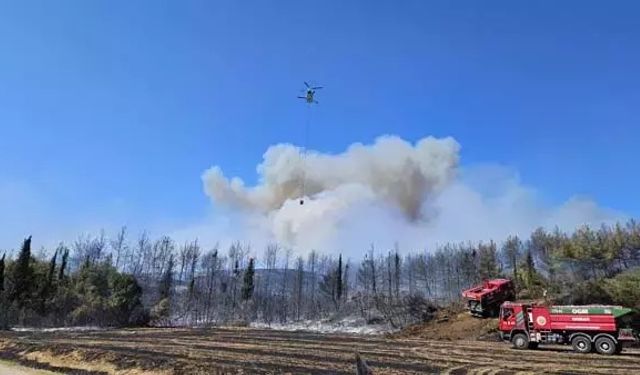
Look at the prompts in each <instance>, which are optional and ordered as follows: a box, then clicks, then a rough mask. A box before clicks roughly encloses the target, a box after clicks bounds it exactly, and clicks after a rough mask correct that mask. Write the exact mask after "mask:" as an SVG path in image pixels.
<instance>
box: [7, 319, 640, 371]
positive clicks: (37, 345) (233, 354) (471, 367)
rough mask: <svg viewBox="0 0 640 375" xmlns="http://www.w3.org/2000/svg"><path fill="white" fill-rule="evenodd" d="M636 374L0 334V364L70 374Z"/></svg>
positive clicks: (615, 362) (349, 338)
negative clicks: (362, 369) (362, 366)
mask: <svg viewBox="0 0 640 375" xmlns="http://www.w3.org/2000/svg"><path fill="white" fill-rule="evenodd" d="M355 351H358V352H360V353H361V355H362V357H363V358H364V359H365V360H366V361H367V362H368V363H369V365H371V367H372V368H373V369H374V372H375V374H430V373H444V374H500V375H507V374H540V373H561V374H608V375H611V374H625V375H627V374H632V373H637V371H638V369H639V368H640V351H639V350H637V349H634V350H631V351H625V352H623V355H619V356H615V357H604V356H601V355H597V354H586V355H580V354H575V353H572V352H569V351H568V350H567V349H566V348H564V347H550V348H547V349H540V350H535V351H534V350H530V351H517V350H514V349H511V347H510V345H508V344H505V343H501V342H487V341H463V340H432V339H424V338H408V337H380V336H354V335H337V334H316V333H309V332H283V331H273V330H258V329H250V328H215V329H137V330H108V331H85V332H49V333H43V332H39V333H36V332H4V333H0V357H2V359H5V360H11V361H14V362H19V363H21V364H23V365H29V366H32V367H34V366H35V367H39V368H48V369H49V370H55V371H59V372H62V373H66V374H81V375H86V374H91V375H95V374H101V375H107V374H109V375H110V374H123V375H124V374H126V375H144V374H167V375H168V374H175V375H178V374H354V373H355V370H354V368H355V366H354V353H355Z"/></svg>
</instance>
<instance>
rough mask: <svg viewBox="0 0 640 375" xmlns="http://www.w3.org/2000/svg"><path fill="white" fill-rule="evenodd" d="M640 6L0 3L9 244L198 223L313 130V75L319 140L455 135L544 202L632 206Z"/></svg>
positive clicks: (335, 146) (0, 161) (1, 131)
mask: <svg viewBox="0 0 640 375" xmlns="http://www.w3.org/2000/svg"><path fill="white" fill-rule="evenodd" d="M639 11H640V4H638V3H637V2H634V1H626V2H625V1H613V2H607V3H606V4H605V3H604V2H595V1H593V2H591V1H563V2H557V1H521V2H513V1H503V2H501V1H495V2H491V3H489V2H478V1H460V2H456V4H455V5H454V4H453V3H452V2H445V1H441V2H435V1H429V2H427V1H403V2H391V1H388V2H382V1H354V2H349V4H346V2H339V1H333V2H317V1H316V2H303V1H278V2H267V1H254V2H239V1H215V2H213V1H173V2H158V1H136V2H126V1H109V2H106V1H104V2H98V1H92V2H87V1H59V2H51V1H42V2H36V1H19V2H17V1H16V2H2V3H0V153H1V157H0V195H4V196H0V204H2V205H4V206H5V207H4V208H2V207H0V216H4V218H0V223H3V224H4V229H3V228H0V239H2V241H0V247H2V246H8V245H7V242H6V241H7V239H8V236H12V237H16V236H22V235H23V234H28V233H30V232H33V231H34V230H36V231H37V230H44V229H43V228H46V227H47V223H49V222H51V223H52V226H53V227H56V226H55V225H53V223H56V224H58V225H61V224H60V223H66V227H68V230H69V231H72V230H74V229H75V228H76V227H77V228H81V227H82V225H84V224H87V223H92V224H93V225H98V226H99V225H119V224H120V223H122V224H128V225H131V226H134V227H145V226H154V225H157V224H158V223H165V224H167V225H171V223H181V222H188V221H190V220H195V219H197V218H198V217H202V216H203V215H206V214H207V213H208V212H209V211H210V207H211V205H210V203H209V201H208V199H207V198H206V196H205V195H204V194H203V192H202V183H201V180H200V175H201V173H202V172H203V171H204V170H205V169H206V168H208V167H209V166H211V165H214V164H215V165H220V166H221V167H222V168H223V169H224V170H225V173H227V174H228V175H232V176H236V175H237V176H240V177H242V178H244V179H245V180H246V181H248V182H249V183H255V180H256V173H255V166H256V164H257V163H258V162H259V161H260V159H261V157H262V154H263V152H264V151H265V150H266V148H267V147H268V146H269V145H272V144H275V143H279V142H292V143H296V144H299V143H301V142H303V140H304V131H303V122H304V105H303V104H302V103H301V102H299V101H298V100H297V99H295V96H297V95H298V90H299V89H300V87H301V85H302V81H303V80H311V81H314V82H317V83H321V84H322V85H324V86H325V89H324V90H323V91H322V92H321V93H320V94H319V96H318V100H319V101H320V102H321V104H320V105H319V106H318V107H317V108H316V111H315V113H314V117H313V120H312V122H313V124H312V127H311V129H310V134H309V139H308V144H307V146H308V147H310V148H314V149H317V150H320V151H323V152H332V153H333V152H340V151H342V150H344V149H345V147H347V146H348V145H349V144H351V143H353V142H365V143H368V142H371V141H373V140H374V139H375V137H377V136H379V135H382V134H396V135H399V136H401V137H403V138H405V139H408V140H410V141H415V140H417V139H419V138H421V137H423V136H426V135H435V136H452V137H454V138H455V139H456V140H457V141H458V142H459V143H460V144H461V145H462V151H461V156H462V164H463V165H473V164H478V163H496V164H501V165H505V166H507V167H509V168H513V169H514V170H517V171H518V173H519V176H520V178H521V180H522V181H523V183H524V184H526V185H529V186H533V187H535V188H536V189H537V190H539V191H540V192H541V194H542V195H543V196H544V198H545V199H547V200H548V201H550V202H562V201H564V200H566V199H568V198H569V197H570V196H573V195H585V196H589V197H591V198H593V199H594V200H596V201H597V202H598V203H599V204H600V205H602V206H605V207H611V208H613V209H616V210H619V211H623V212H626V213H628V214H630V215H634V216H638V215H640V201H639V200H638V199H637V191H638V188H639V187H640V186H639V185H640V184H639V182H640V177H639V175H638V173H637V172H636V171H635V170H634V167H633V165H636V164H638V161H639V157H638V156H637V152H638V151H637V145H638V142H639V141H640V127H639V126H638V125H639V120H640V106H639V105H638V103H640V74H638V71H639V68H638V67H640V47H638V41H639V40H640V21H638V14H639ZM114 223H117V224H114ZM31 228H35V229H31ZM56 228H57V227H56ZM79 230H82V229H79ZM33 234H34V235H37V233H33ZM15 241H16V242H19V239H18V238H16V240H15Z"/></svg>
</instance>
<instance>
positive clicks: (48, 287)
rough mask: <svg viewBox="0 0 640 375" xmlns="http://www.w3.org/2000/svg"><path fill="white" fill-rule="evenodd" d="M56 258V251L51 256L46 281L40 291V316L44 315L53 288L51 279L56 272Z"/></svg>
mask: <svg viewBox="0 0 640 375" xmlns="http://www.w3.org/2000/svg"><path fill="white" fill-rule="evenodd" d="M57 258H58V250H56V252H55V253H54V254H53V257H52V258H51V262H50V263H49V272H48V273H47V279H46V280H45V282H44V284H43V285H42V288H41V289H40V306H39V309H40V314H45V313H46V306H47V299H49V297H50V295H51V292H52V291H53V290H54V288H53V278H54V277H55V272H56V259H57Z"/></svg>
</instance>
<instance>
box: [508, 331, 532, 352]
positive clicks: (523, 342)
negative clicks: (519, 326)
mask: <svg viewBox="0 0 640 375" xmlns="http://www.w3.org/2000/svg"><path fill="white" fill-rule="evenodd" d="M511 343H513V347H514V348H515V349H528V348H529V336H527V335H525V334H524V333H516V334H515V335H513V338H512V339H511Z"/></svg>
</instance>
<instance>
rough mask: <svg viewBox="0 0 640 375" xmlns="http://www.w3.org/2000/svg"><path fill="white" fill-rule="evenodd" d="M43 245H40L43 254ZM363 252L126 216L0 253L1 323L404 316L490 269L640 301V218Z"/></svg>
mask: <svg viewBox="0 0 640 375" xmlns="http://www.w3.org/2000/svg"><path fill="white" fill-rule="evenodd" d="M46 253H47V252H46V251H41V252H40V254H46ZM363 253H364V255H363V256H362V257H361V258H359V259H346V258H345V257H343V256H342V255H337V256H332V255H327V254H322V253H320V252H318V251H311V252H309V253H308V254H306V256H304V257H303V256H300V255H294V254H293V252H292V251H291V250H290V249H286V248H283V247H280V246H278V245H277V244H272V245H269V246H267V247H266V248H265V249H255V250H254V249H252V248H251V246H250V245H248V244H243V243H241V242H236V243H233V244H231V245H230V246H229V247H228V248H227V249H221V248H220V247H219V246H217V245H216V246H213V247H212V248H207V249H204V248H203V247H202V246H201V245H200V244H199V243H198V241H192V242H187V243H183V244H177V243H176V242H175V241H173V240H172V239H171V238H169V237H167V236H161V237H159V238H157V239H151V238H150V237H149V236H148V234H146V233H142V234H141V235H139V236H137V237H136V238H133V239H130V238H129V235H128V233H127V230H126V228H122V229H121V230H120V231H119V232H118V233H116V234H115V235H114V236H112V237H111V238H108V237H107V236H106V235H105V234H104V233H101V234H99V235H97V236H83V237H80V238H78V239H77V240H76V241H74V242H73V243H72V244H70V246H69V247H67V246H65V245H63V244H61V245H60V246H59V247H58V248H57V249H55V250H54V251H53V254H52V255H51V256H50V257H49V258H44V255H39V256H34V255H33V254H32V253H31V238H28V239H26V240H25V241H24V243H23V245H22V248H21V250H20V252H19V253H18V254H17V257H15V259H10V258H9V257H7V256H5V255H3V256H2V258H0V298H1V299H2V301H1V302H2V307H1V308H0V324H1V325H2V326H4V327H7V326H11V325H37V326H53V325H63V326H64V325H86V324H95V325H112V326H113V325H117V326H126V325H143V324H147V323H150V324H153V325H157V326H174V325H212V324H229V323H241V324H247V323H248V322H264V323H267V324H272V323H283V324H284V323H290V322H295V321H303V320H320V319H339V318H341V317H347V316H348V317H358V319H362V320H364V321H367V322H369V323H375V322H380V323H387V324H391V325H393V326H396V327H400V326H403V325H406V324H410V323H412V322H416V321H419V320H425V319H429V318H430V317H431V316H432V315H433V312H434V311H435V310H436V309H437V307H438V306H444V305H447V304H450V303H452V302H456V301H459V298H460V291H461V290H462V289H464V288H467V287H470V286H472V285H474V284H476V283H478V282H480V281H481V280H482V279H486V278H494V277H509V278H512V279H513V280H515V282H516V287H517V292H518V296H519V298H540V297H543V296H545V297H546V298H552V299H554V300H555V301H556V302H557V303H565V304H583V303H616V304H623V305H627V306H631V307H636V308H640V292H639V291H638V289H639V288H637V285H640V272H639V271H638V269H639V266H640V225H639V224H638V223H637V222H635V221H634V220H630V221H628V222H626V223H619V224H616V225H613V226H602V227H599V228H592V227H589V226H583V227H580V228H578V229H576V230H575V231H574V232H572V233H566V232H563V231H561V230H559V229H557V228H556V229H554V230H551V231H549V230H545V229H542V228H539V229H537V230H535V231H533V232H532V233H531V235H530V236H528V237H527V238H519V237H518V236H510V237H508V238H506V239H503V240H502V241H501V242H495V241H486V242H479V243H471V242H467V243H445V244H442V245H441V246H437V247H436V248H434V249H423V250H416V251H400V248H399V246H395V247H394V248H392V249H376V248H375V247H374V246H371V247H370V248H369V249H365V250H364V251H363Z"/></svg>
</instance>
